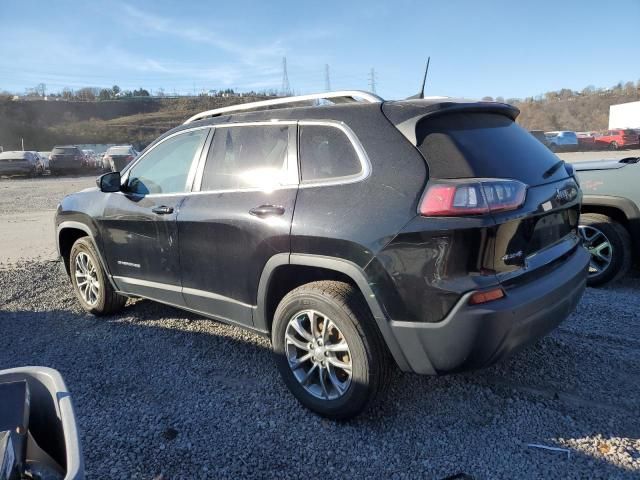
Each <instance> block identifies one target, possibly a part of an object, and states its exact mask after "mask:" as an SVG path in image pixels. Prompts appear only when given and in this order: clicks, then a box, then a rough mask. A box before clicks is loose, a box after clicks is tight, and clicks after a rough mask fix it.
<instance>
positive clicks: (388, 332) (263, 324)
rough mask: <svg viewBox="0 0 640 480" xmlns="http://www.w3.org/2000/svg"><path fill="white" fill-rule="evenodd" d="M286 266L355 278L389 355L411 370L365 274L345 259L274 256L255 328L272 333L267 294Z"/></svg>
mask: <svg viewBox="0 0 640 480" xmlns="http://www.w3.org/2000/svg"><path fill="white" fill-rule="evenodd" d="M283 265H303V266H307V267H318V268H324V269H327V270H333V271H335V272H339V273H342V274H344V275H346V276H347V277H349V278H351V279H352V280H353V281H354V282H355V284H356V285H357V287H358V288H359V289H360V292H361V293H362V295H363V296H364V299H365V301H366V302H367V304H368V306H369V309H370V310H371V314H372V315H373V318H374V319H375V321H376V324H377V326H378V329H379V330H380V333H381V334H382V337H383V338H384V341H385V343H386V344H387V348H388V349H389V352H391V355H392V356H393V359H394V360H395V361H396V363H397V365H398V367H399V368H400V369H401V370H403V371H409V370H411V368H410V366H409V363H408V361H407V359H406V357H405V356H404V354H403V352H402V349H401V348H400V345H399V344H398V341H397V340H396V337H395V335H394V334H393V331H392V329H391V325H390V322H389V319H388V318H387V316H386V315H385V313H384V310H383V309H382V306H381V305H380V303H379V302H378V300H377V298H376V296H375V294H374V293H373V291H372V289H371V287H370V286H369V282H368V281H367V278H366V275H365V273H364V271H363V270H362V268H360V267H359V266H358V265H357V264H355V263H353V262H350V261H349V260H344V259H342V258H335V257H327V256H323V255H310V254H300V253H292V254H289V253H279V254H276V255H274V256H273V257H271V258H270V259H269V261H268V262H267V263H266V264H265V266H264V269H263V270H262V274H261V275H260V282H259V284H258V298H257V308H256V309H255V311H254V318H253V324H254V327H255V328H257V329H259V330H261V331H264V332H268V333H270V328H269V325H268V319H267V312H266V308H267V301H266V300H267V298H266V295H267V292H268V291H269V284H270V282H271V277H272V275H273V273H274V272H275V270H276V269H277V268H278V267H281V266H283Z"/></svg>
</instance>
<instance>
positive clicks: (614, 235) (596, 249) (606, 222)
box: [579, 213, 631, 287]
mask: <svg viewBox="0 0 640 480" xmlns="http://www.w3.org/2000/svg"><path fill="white" fill-rule="evenodd" d="M579 230H580V235H581V236H582V239H583V241H584V245H585V247H586V248H587V250H588V251H589V254H590V255H591V260H590V262H589V277H588V278H587V285H589V286H590V287H597V286H600V285H604V284H605V283H608V282H614V281H616V280H619V279H620V278H622V277H623V276H624V275H625V273H627V271H628V270H629V267H630V266H631V237H630V235H629V232H628V231H627V229H626V228H624V227H623V226H622V225H621V224H619V223H618V222H616V221H615V220H614V219H612V218H611V217H608V216H606V215H601V214H599V213H586V214H583V215H580V226H579Z"/></svg>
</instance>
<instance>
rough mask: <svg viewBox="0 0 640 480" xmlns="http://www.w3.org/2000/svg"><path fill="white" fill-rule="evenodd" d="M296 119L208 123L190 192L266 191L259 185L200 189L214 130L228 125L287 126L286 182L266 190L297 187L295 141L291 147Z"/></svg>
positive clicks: (294, 136) (295, 128) (294, 139)
mask: <svg viewBox="0 0 640 480" xmlns="http://www.w3.org/2000/svg"><path fill="white" fill-rule="evenodd" d="M297 124H298V121H297V120H278V119H272V120H262V121H256V122H236V123H222V124H217V125H210V127H211V129H212V130H213V131H212V134H211V138H210V139H209V140H208V141H207V142H206V148H205V149H204V153H203V154H202V157H201V158H200V163H199V165H198V167H197V169H196V174H195V181H194V185H193V189H192V191H191V192H190V193H191V194H202V193H213V194H215V193H230V192H263V191H266V190H265V189H264V188H261V187H248V188H236V189H221V190H202V178H203V176H204V167H205V165H206V162H207V156H208V154H209V149H210V148H211V145H212V144H213V141H214V139H215V130H216V129H218V128H230V127H264V126H267V127H268V126H278V125H286V126H288V127H289V130H288V132H287V133H288V135H289V142H288V145H287V169H286V174H285V177H286V178H287V183H282V184H279V185H277V186H274V187H273V188H271V189H269V190H268V191H274V190H284V189H287V188H298V182H299V178H300V177H299V173H298V155H297V148H296V145H297V143H294V144H293V149H292V143H291V142H292V137H293V141H294V142H296V140H297V139H296V136H297Z"/></svg>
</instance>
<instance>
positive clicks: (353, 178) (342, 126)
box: [298, 120, 372, 188]
mask: <svg viewBox="0 0 640 480" xmlns="http://www.w3.org/2000/svg"><path fill="white" fill-rule="evenodd" d="M298 125H300V126H303V127H304V126H305V125H312V126H322V127H333V128H337V129H338V130H341V131H342V132H343V133H344V134H345V135H346V136H347V139H348V140H349V141H350V142H351V146H352V147H353V149H354V150H355V152H356V156H357V157H358V160H360V166H361V169H360V172H359V173H357V174H353V175H347V176H343V177H333V178H328V179H323V180H312V181H307V182H303V181H302V177H300V188H311V187H327V186H331V185H347V184H350V183H357V182H360V181H362V180H365V179H366V178H368V177H369V176H370V175H371V170H372V167H371V161H370V160H369V156H368V155H367V152H366V151H365V149H364V147H363V146H362V144H361V143H360V140H359V139H358V137H357V136H356V134H355V133H354V132H353V130H351V128H350V127H349V126H348V125H347V124H346V123H344V122H341V121H338V120H300V121H299V122H298ZM300 133H301V132H300V131H299V132H298V137H299V136H300ZM299 149H300V139H299V138H298V150H299ZM300 161H304V160H302V159H300ZM301 173H302V172H300V174H301Z"/></svg>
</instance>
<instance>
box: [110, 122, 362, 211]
mask: <svg viewBox="0 0 640 480" xmlns="http://www.w3.org/2000/svg"><path fill="white" fill-rule="evenodd" d="M280 124H282V125H289V126H290V127H294V129H295V130H296V134H295V135H291V131H290V132H289V149H288V150H289V151H288V154H287V155H288V160H287V163H288V166H289V169H290V171H289V173H288V176H290V179H291V181H293V179H294V178H297V183H291V184H286V185H280V186H277V187H274V188H272V189H270V190H265V189H264V188H260V187H254V188H237V189H225V190H204V191H203V190H200V188H201V186H202V176H203V173H204V166H205V163H206V161H207V154H208V151H209V148H211V143H212V142H213V138H214V136H215V129H217V128H229V127H236V126H238V127H244V126H261V125H280ZM298 125H302V126H304V125H318V126H328V127H334V128H337V129H339V130H341V131H342V132H343V133H344V134H345V135H346V136H347V138H348V139H349V141H350V142H351V145H352V146H353V148H354V150H355V151H356V155H357V157H358V159H359V160H360V165H361V167H362V168H361V171H360V173H358V174H355V175H350V176H346V177H335V178H330V179H325V180H321V181H312V182H311V181H310V182H302V181H301V179H300V168H299V156H298V147H299V143H300V142H299V131H297V127H298ZM205 128H208V129H210V130H211V132H210V133H209V135H208V136H207V138H206V139H205V141H204V142H203V144H202V145H201V147H200V151H199V157H197V158H198V160H196V161H194V164H195V166H194V164H192V169H193V172H194V177H193V184H192V188H191V189H190V190H187V191H185V192H184V193H152V194H147V195H140V194H128V195H136V196H144V197H145V198H161V197H172V196H176V195H180V196H191V195H202V194H212V195H215V194H220V193H236V192H266V191H278V190H288V189H292V188H313V187H325V186H333V185H348V184H351V183H357V182H360V181H362V180H365V179H366V178H368V177H369V176H370V175H371V170H372V167H371V162H370V160H369V157H368V155H367V153H366V151H365V150H364V148H363V147H362V144H361V143H360V140H359V139H358V137H357V136H356V134H355V133H354V132H353V130H351V128H350V127H349V126H348V125H347V124H345V123H344V122H342V121H339V120H278V119H272V120H265V121H255V122H237V123H223V124H217V125H204V126H198V127H194V128H189V129H185V130H181V131H179V132H176V133H174V134H172V135H169V136H167V137H166V138H164V139H162V141H161V142H158V143H157V144H156V145H154V146H153V148H152V149H151V150H148V151H146V152H145V153H144V154H143V155H141V156H140V157H138V158H137V159H136V160H135V162H133V163H132V164H130V165H127V168H126V169H125V170H124V172H126V174H127V175H126V176H123V184H124V182H125V181H126V180H128V172H129V170H130V169H131V168H133V166H134V165H135V164H136V163H137V162H138V161H140V160H141V159H142V158H144V156H146V155H147V154H148V153H149V152H150V151H152V150H154V149H155V147H156V146H157V145H160V143H162V142H164V141H165V140H168V139H169V138H171V137H173V136H175V135H179V134H181V133H184V132H190V131H192V130H201V129H205ZM292 136H293V137H294V138H293V139H292V138H291V137H292ZM292 143H293V145H292ZM292 147H293V150H292ZM194 158H196V157H194ZM294 170H295V171H294ZM190 174H191V171H190ZM117 193H121V194H122V193H126V192H117Z"/></svg>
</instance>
